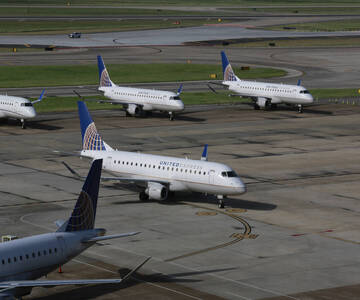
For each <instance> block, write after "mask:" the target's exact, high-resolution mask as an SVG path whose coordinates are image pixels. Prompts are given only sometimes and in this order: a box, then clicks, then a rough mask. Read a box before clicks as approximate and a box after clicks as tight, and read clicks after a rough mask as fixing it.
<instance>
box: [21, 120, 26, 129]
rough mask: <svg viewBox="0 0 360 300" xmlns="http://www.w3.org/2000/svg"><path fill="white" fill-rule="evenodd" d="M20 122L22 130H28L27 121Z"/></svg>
mask: <svg viewBox="0 0 360 300" xmlns="http://www.w3.org/2000/svg"><path fill="white" fill-rule="evenodd" d="M20 121H21V128H22V129H26V125H25V120H20Z"/></svg>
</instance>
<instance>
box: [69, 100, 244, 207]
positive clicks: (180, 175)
mask: <svg viewBox="0 0 360 300" xmlns="http://www.w3.org/2000/svg"><path fill="white" fill-rule="evenodd" d="M78 109H79V118H80V127H81V134H82V151H81V154H80V155H81V156H84V157H89V158H93V159H99V158H102V159H103V160H104V164H103V168H104V169H105V170H107V171H109V172H113V173H115V174H119V175H120V176H119V177H104V178H102V179H104V180H118V181H120V182H121V181H122V182H127V183H134V184H135V185H136V186H138V187H139V189H140V193H139V198H140V200H147V199H155V200H160V201H161V200H165V199H167V197H168V194H169V192H177V191H192V192H201V193H207V194H213V195H216V196H217V198H218V199H219V207H221V208H223V207H224V201H223V198H224V196H226V195H236V194H242V193H245V191H246V188H245V184H244V183H243V182H242V181H241V179H240V178H239V176H238V175H237V174H236V173H235V171H234V170H233V169H231V168H230V167H229V166H227V165H224V164H221V163H216V162H209V161H207V145H206V146H205V148H204V152H203V154H202V157H201V160H192V159H186V158H176V157H169V156H161V155H151V154H143V153H133V152H125V151H118V150H114V149H113V148H111V147H110V146H109V145H108V144H107V143H105V142H104V141H103V139H102V138H101V136H100V135H99V133H98V132H97V130H96V127H95V123H94V122H93V120H92V119H91V116H90V114H89V111H88V109H87V107H86V105H85V103H84V102H82V101H78ZM68 168H69V167H68ZM69 169H70V168H69ZM70 171H71V172H73V173H74V171H73V170H72V169H70Z"/></svg>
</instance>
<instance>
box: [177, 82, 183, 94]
mask: <svg viewBox="0 0 360 300" xmlns="http://www.w3.org/2000/svg"><path fill="white" fill-rule="evenodd" d="M182 88H183V84H180V86H179V89H178V91H177V94H176V95H177V96H179V95H180V94H181V92H182Z"/></svg>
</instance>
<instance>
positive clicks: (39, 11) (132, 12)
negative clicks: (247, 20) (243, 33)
mask: <svg viewBox="0 0 360 300" xmlns="http://www.w3.org/2000/svg"><path fill="white" fill-rule="evenodd" d="M224 14H227V15H232V14H233V13H232V12H231V11H229V12H228V13H226V12H225V13H224V12H217V11H213V12H208V11H206V12H202V11H191V10H182V11H177V10H166V9H144V8H103V7H99V8H96V7H94V8H88V7H86V8H78V7H71V6H69V7H63V8H62V7H60V8H59V7H56V8H55V7H36V6H35V7H34V6H29V7H1V9H0V16H7V17H9V16H19V17H27V16H37V17H39V16H42V17H54V16H57V17H60V16H68V17H75V16H96V17H100V16H179V15H180V16H192V15H196V16H197V15H206V16H208V15H214V16H218V15H224Z"/></svg>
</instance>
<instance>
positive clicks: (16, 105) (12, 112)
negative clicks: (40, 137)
mask: <svg viewBox="0 0 360 300" xmlns="http://www.w3.org/2000/svg"><path fill="white" fill-rule="evenodd" d="M44 93H45V89H44V90H43V91H42V92H41V95H40V97H39V98H38V99H37V100H35V101H30V100H28V99H26V98H23V97H15V96H8V95H0V118H10V119H19V120H20V121H21V127H22V128H23V129H24V128H26V126H25V120H27V119H32V118H35V117H36V111H35V108H34V104H35V103H38V102H40V101H41V100H42V98H43V96H44Z"/></svg>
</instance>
